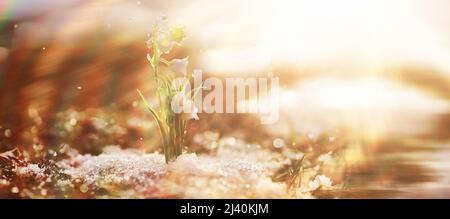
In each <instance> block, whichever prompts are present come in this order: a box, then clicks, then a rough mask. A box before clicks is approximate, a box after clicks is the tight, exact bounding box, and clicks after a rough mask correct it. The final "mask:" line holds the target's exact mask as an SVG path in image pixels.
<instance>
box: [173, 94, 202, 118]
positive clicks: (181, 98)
mask: <svg viewBox="0 0 450 219" xmlns="http://www.w3.org/2000/svg"><path fill="white" fill-rule="evenodd" d="M171 104H172V110H173V111H174V112H175V113H177V114H178V113H182V117H183V119H184V120H190V119H195V120H199V118H198V115H197V113H198V109H197V107H196V106H195V104H194V101H192V100H191V99H190V98H188V97H187V96H186V94H185V93H184V92H180V93H177V94H176V95H175V96H174V97H173V98H172V103H171Z"/></svg>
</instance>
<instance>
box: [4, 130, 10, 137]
mask: <svg viewBox="0 0 450 219" xmlns="http://www.w3.org/2000/svg"><path fill="white" fill-rule="evenodd" d="M4 134H5V137H7V138H9V137H11V136H12V132H11V129H6V130H5V133H4Z"/></svg>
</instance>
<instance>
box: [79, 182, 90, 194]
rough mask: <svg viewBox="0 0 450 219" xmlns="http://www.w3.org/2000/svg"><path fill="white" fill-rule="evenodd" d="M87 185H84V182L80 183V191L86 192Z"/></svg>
mask: <svg viewBox="0 0 450 219" xmlns="http://www.w3.org/2000/svg"><path fill="white" fill-rule="evenodd" d="M88 189H89V188H88V186H87V185H86V184H82V185H81V186H80V191H81V192H82V193H86V192H87V191H88Z"/></svg>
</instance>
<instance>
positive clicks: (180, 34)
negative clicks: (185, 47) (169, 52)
mask: <svg viewBox="0 0 450 219" xmlns="http://www.w3.org/2000/svg"><path fill="white" fill-rule="evenodd" d="M170 36H171V38H172V39H173V40H174V41H175V42H176V43H181V42H182V41H183V40H184V38H186V33H185V31H184V27H174V28H172V30H171V32H170Z"/></svg>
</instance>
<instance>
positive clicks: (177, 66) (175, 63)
mask: <svg viewBox="0 0 450 219" xmlns="http://www.w3.org/2000/svg"><path fill="white" fill-rule="evenodd" d="M188 63H189V61H188V57H186V58H184V59H172V60H171V61H170V62H169V67H170V68H171V69H172V70H173V71H175V72H177V73H182V74H183V76H186V75H187V67H188Z"/></svg>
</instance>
